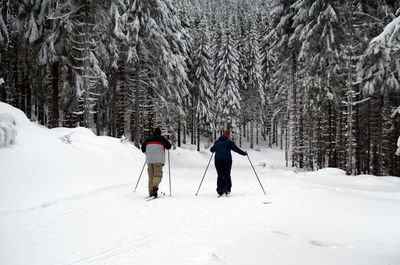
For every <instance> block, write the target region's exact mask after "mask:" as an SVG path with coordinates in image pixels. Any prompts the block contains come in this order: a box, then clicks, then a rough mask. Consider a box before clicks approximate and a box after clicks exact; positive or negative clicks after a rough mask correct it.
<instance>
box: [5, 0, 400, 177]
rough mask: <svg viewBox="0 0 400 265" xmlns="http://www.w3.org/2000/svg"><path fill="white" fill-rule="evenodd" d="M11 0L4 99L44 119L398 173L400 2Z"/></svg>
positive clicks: (307, 164)
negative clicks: (227, 139) (228, 138)
mask: <svg viewBox="0 0 400 265" xmlns="http://www.w3.org/2000/svg"><path fill="white" fill-rule="evenodd" d="M0 3H1V4H0V61H1V63H0V101H2V102H5V103H8V104H11V105H13V106H15V107H17V108H19V109H21V110H22V111H23V112H25V113H26V115H27V116H28V118H30V119H31V120H33V121H35V122H37V123H38V124H40V125H44V126H47V127H49V128H54V127H60V126H63V127H76V126H84V127H87V128H90V129H91V130H92V131H93V132H94V133H96V134H97V135H108V136H113V137H119V138H121V137H122V138H127V139H129V140H131V141H132V142H133V143H135V145H136V146H139V145H140V144H141V143H142V141H143V140H144V138H145V137H147V136H148V135H149V134H151V133H152V131H153V128H154V127H155V126H160V127H162V128H163V133H164V134H165V135H167V136H168V137H169V138H170V139H171V140H172V141H173V142H174V145H175V146H180V145H181V144H193V145H197V150H203V149H205V148H208V147H209V145H210V143H211V141H213V139H215V137H217V136H218V135H219V134H220V132H221V130H223V129H229V130H231V131H232V134H233V137H234V140H235V142H236V143H237V144H238V145H243V144H244V143H246V145H247V144H248V146H249V147H250V148H253V149H257V148H259V146H261V145H263V147H271V148H280V149H282V150H284V151H285V154H286V164H287V166H294V167H297V168H300V169H304V170H317V169H321V168H325V167H334V168H341V169H343V170H345V171H346V173H347V174H348V175H357V174H373V175H377V176H384V175H391V176H400V157H399V156H396V149H397V141H398V138H399V136H400V84H399V82H400V1H398V0H379V1H376V0H0Z"/></svg>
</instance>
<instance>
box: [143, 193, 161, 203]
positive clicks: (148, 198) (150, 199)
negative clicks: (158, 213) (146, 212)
mask: <svg viewBox="0 0 400 265" xmlns="http://www.w3.org/2000/svg"><path fill="white" fill-rule="evenodd" d="M164 196H165V192H160V194H158V196H157V197H156V196H150V197H146V198H145V200H146V201H152V200H154V199H157V198H160V197H164Z"/></svg>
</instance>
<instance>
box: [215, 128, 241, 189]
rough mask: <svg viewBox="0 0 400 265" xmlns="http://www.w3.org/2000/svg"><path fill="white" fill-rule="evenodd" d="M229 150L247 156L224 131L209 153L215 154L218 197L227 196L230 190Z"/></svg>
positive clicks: (230, 159) (230, 165)
mask: <svg viewBox="0 0 400 265" xmlns="http://www.w3.org/2000/svg"><path fill="white" fill-rule="evenodd" d="M231 150H232V151H235V152H236V153H238V154H241V155H243V156H246V155H247V152H246V151H243V150H242V149H240V148H239V147H237V146H236V144H235V143H234V142H233V141H232V140H231V139H230V134H229V131H224V133H223V135H222V136H221V137H219V138H218V140H217V141H215V143H214V145H213V146H212V147H211V149H210V151H211V152H212V153H214V152H215V168H216V170H217V174H218V178H217V193H218V195H219V196H222V195H224V194H225V195H229V193H230V192H231V188H232V180H231V169H232V155H231Z"/></svg>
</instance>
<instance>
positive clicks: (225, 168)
mask: <svg viewBox="0 0 400 265" xmlns="http://www.w3.org/2000/svg"><path fill="white" fill-rule="evenodd" d="M215 168H216V169H217V174H218V178H217V193H218V194H219V195H222V194H224V193H230V192H231V187H232V180H231V168H232V160H216V161H215Z"/></svg>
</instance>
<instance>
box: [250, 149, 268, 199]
mask: <svg viewBox="0 0 400 265" xmlns="http://www.w3.org/2000/svg"><path fill="white" fill-rule="evenodd" d="M247 158H248V159H249V162H250V165H251V167H252V168H253V171H254V174H256V177H257V179H258V183H260V186H261V189H262V190H263V192H264V195H267V194H266V193H265V190H264V187H263V185H262V184H261V181H260V179H259V178H258V175H257V172H256V170H255V169H254V166H253V163H251V160H250V157H249V154H247Z"/></svg>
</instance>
